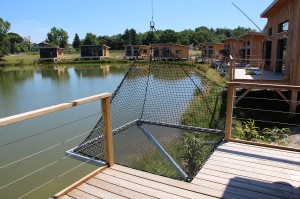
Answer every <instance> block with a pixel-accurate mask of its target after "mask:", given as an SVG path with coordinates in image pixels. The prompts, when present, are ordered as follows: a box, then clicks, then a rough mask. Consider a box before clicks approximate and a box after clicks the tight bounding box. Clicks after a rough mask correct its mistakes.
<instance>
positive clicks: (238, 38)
mask: <svg viewBox="0 0 300 199" xmlns="http://www.w3.org/2000/svg"><path fill="white" fill-rule="evenodd" d="M228 40H238V41H241V40H242V39H241V38H240V37H228V38H226V39H224V42H225V41H228Z"/></svg>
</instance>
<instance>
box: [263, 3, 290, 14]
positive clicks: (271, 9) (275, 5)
mask: <svg viewBox="0 0 300 199" xmlns="http://www.w3.org/2000/svg"><path fill="white" fill-rule="evenodd" d="M290 1H291V0H274V1H273V3H272V4H271V5H269V7H268V8H267V9H266V10H265V11H264V12H263V13H262V14H261V15H260V17H261V18H269V17H270V16H271V15H273V14H274V13H276V12H278V10H280V9H281V8H282V7H284V6H285V5H287V4H288V3H289V2H290Z"/></svg>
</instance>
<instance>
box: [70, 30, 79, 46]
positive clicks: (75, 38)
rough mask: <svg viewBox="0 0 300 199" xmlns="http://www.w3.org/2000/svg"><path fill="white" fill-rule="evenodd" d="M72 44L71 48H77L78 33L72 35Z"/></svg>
mask: <svg viewBox="0 0 300 199" xmlns="http://www.w3.org/2000/svg"><path fill="white" fill-rule="evenodd" d="M72 46H73V48H79V47H80V38H79V35H78V34H77V33H76V34H75V36H74V40H73V43H72Z"/></svg>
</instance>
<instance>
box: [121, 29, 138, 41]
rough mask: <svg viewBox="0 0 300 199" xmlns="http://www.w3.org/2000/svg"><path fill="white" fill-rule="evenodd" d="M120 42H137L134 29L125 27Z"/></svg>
mask: <svg viewBox="0 0 300 199" xmlns="http://www.w3.org/2000/svg"><path fill="white" fill-rule="evenodd" d="M122 43H123V45H129V44H130V45H135V44H138V41H137V33H136V31H135V29H133V28H131V29H130V30H128V29H126V30H125V32H124V34H123V35H122Z"/></svg>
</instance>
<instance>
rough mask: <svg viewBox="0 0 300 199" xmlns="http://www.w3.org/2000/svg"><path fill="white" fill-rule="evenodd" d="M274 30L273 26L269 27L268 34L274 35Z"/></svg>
mask: <svg viewBox="0 0 300 199" xmlns="http://www.w3.org/2000/svg"><path fill="white" fill-rule="evenodd" d="M272 31H273V28H269V30H268V36H271V35H272Z"/></svg>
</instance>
